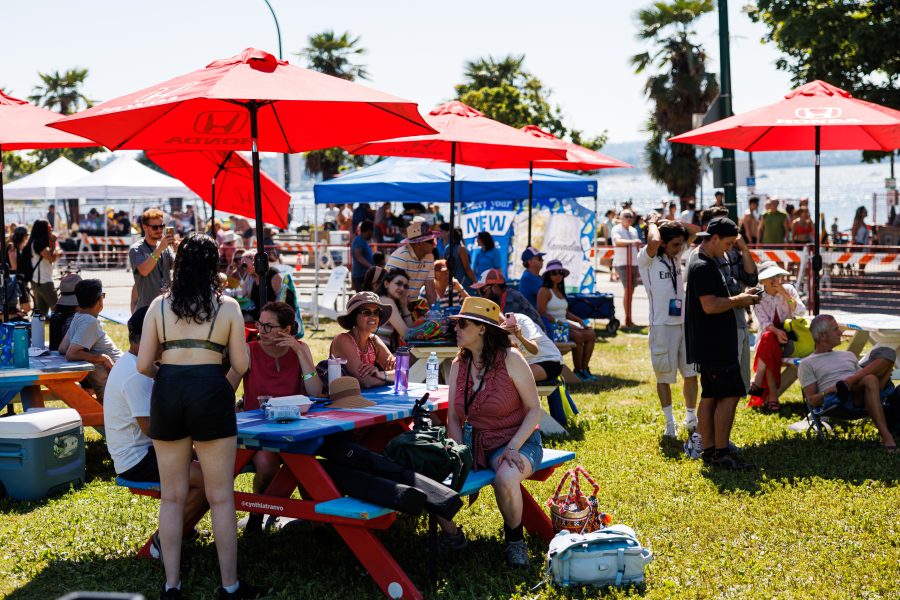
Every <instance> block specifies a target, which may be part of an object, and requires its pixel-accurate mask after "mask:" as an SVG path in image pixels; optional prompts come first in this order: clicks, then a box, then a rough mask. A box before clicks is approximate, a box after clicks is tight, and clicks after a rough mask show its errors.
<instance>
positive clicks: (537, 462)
mask: <svg viewBox="0 0 900 600" xmlns="http://www.w3.org/2000/svg"><path fill="white" fill-rule="evenodd" d="M507 445H508V444H507ZM504 450H506V445H504V446H500V447H499V448H497V449H496V450H494V451H493V452H491V455H490V456H489V457H488V464H489V465H493V464H494V460H495V459H496V458H497V457H499V456H500V455H501V454H503V451H504ZM519 454H521V455H522V456H524V457H525V459H526V460H528V462H530V463H531V472H532V473H534V472H535V471H537V470H538V467H540V466H541V461H542V460H543V458H544V446H543V445H542V444H541V432H540V431H539V430H537V429H535V430H534V432H533V433H532V434H531V435H530V436H528V439H526V440H525V443H524V444H522V447H521V448H519Z"/></svg>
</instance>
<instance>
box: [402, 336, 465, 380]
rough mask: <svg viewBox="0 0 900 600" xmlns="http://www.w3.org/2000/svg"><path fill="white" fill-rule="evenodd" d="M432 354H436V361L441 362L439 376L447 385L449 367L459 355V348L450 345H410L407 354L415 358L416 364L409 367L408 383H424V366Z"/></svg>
mask: <svg viewBox="0 0 900 600" xmlns="http://www.w3.org/2000/svg"><path fill="white" fill-rule="evenodd" d="M432 352H434V353H435V354H437V357H438V360H440V361H441V366H440V371H441V376H443V378H444V383H449V381H450V365H451V363H452V362H453V359H454V358H456V355H457V354H458V353H459V348H458V347H457V346H454V345H452V344H447V345H427V344H426V345H421V346H416V345H410V348H409V353H410V354H411V355H412V356H413V357H415V359H416V362H414V363H413V364H412V366H410V367H409V382H410V383H425V375H427V373H426V366H427V362H428V357H429V356H431V353H432Z"/></svg>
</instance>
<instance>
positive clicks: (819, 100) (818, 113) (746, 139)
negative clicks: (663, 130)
mask: <svg viewBox="0 0 900 600" xmlns="http://www.w3.org/2000/svg"><path fill="white" fill-rule="evenodd" d="M816 128H818V129H819V131H820V135H821V144H820V148H821V150H882V151H888V150H893V149H896V148H900V111H897V110H894V109H892V108H888V107H886V106H881V105H878V104H874V103H872V102H867V101H865V100H860V99H858V98H854V97H853V96H852V95H851V94H850V93H849V92H847V91H846V90H842V89H841V88H839V87H836V86H833V85H831V84H830V83H827V82H825V81H819V80H816V81H811V82H809V83H807V84H804V85H802V86H800V87H798V88H796V89H794V90H792V91H791V92H789V93H788V94H786V95H785V96H784V99H783V100H781V101H779V102H776V103H775V104H770V105H768V106H763V107H761V108H757V109H755V110H751V111H749V112H745V113H742V114H740V115H735V116H733V117H729V118H727V119H722V120H721V121H716V122H715V123H712V124H710V125H706V126H705V127H700V128H699V129H695V130H693V131H688V132H687V133H683V134H681V135H676V136H674V137H671V138H669V141H671V142H679V143H683V144H697V145H702V146H718V147H720V148H732V149H735V150H744V151H746V152H761V151H767V150H812V149H814V148H815V132H816Z"/></svg>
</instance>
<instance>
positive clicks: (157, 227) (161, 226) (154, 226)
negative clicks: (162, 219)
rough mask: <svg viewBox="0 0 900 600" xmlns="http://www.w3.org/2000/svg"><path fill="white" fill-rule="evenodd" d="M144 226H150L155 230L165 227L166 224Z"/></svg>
mask: <svg viewBox="0 0 900 600" xmlns="http://www.w3.org/2000/svg"><path fill="white" fill-rule="evenodd" d="M144 227H148V228H150V229H152V230H153V231H159V230H160V229H162V228H163V227H165V225H144Z"/></svg>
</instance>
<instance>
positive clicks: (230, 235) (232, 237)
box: [222, 230, 237, 244]
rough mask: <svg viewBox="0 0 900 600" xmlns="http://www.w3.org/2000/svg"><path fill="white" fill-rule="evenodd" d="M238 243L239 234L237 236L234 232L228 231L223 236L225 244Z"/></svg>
mask: <svg viewBox="0 0 900 600" xmlns="http://www.w3.org/2000/svg"><path fill="white" fill-rule="evenodd" d="M236 241H237V234H235V233H234V232H233V231H231V230H228V231H226V232H225V233H223V234H222V243H223V244H227V243H229V242H236Z"/></svg>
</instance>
